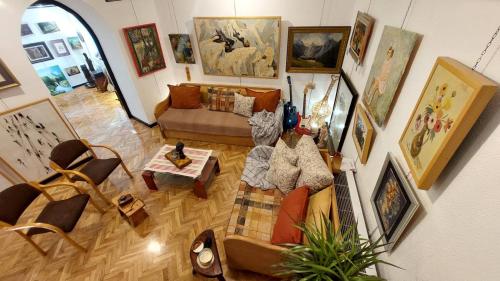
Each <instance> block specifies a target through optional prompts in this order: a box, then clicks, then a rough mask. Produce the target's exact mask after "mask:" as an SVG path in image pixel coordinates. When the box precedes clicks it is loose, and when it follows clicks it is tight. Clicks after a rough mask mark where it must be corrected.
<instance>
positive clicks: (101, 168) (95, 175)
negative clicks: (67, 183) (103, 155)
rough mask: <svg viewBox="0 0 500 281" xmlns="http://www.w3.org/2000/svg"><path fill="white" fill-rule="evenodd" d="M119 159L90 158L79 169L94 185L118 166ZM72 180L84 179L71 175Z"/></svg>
mask: <svg viewBox="0 0 500 281" xmlns="http://www.w3.org/2000/svg"><path fill="white" fill-rule="evenodd" d="M120 163H121V160H120V159H118V158H108V159H92V160H90V161H89V162H88V163H87V164H86V165H85V166H84V167H83V168H82V169H80V170H79V171H80V172H81V173H82V174H84V175H86V176H88V177H89V178H90V179H91V180H92V181H94V183H95V184H96V185H100V184H101V183H102V182H103V181H105V180H106V179H107V178H108V176H109V175H110V174H111V173H112V172H113V171H114V170H115V168H116V167H118V166H119V165H120ZM71 180H72V181H85V179H84V178H82V177H80V176H78V175H76V176H73V177H71Z"/></svg>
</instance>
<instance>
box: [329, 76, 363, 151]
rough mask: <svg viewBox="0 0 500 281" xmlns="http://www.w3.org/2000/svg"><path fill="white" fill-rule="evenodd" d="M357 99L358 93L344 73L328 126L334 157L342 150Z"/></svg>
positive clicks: (330, 146)
mask: <svg viewBox="0 0 500 281" xmlns="http://www.w3.org/2000/svg"><path fill="white" fill-rule="evenodd" d="M357 99H358V93H357V92H356V89H354V86H353V85H352V84H351V81H350V80H349V78H348V77H347V75H346V74H345V73H344V71H342V74H341V76H340V80H339V85H338V87H337V94H336V95H335V101H334V103H333V111H332V116H331V118H330V124H329V125H328V150H329V152H330V154H332V155H333V154H334V153H335V152H340V151H341V150H342V145H343V144H344V140H345V137H346V135H347V129H348V128H349V123H351V118H352V115H353V113H354V109H355V107H356V101H357Z"/></svg>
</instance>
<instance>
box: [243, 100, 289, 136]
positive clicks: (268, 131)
mask: <svg viewBox="0 0 500 281" xmlns="http://www.w3.org/2000/svg"><path fill="white" fill-rule="evenodd" d="M248 123H249V124H250V126H252V138H253V142H254V143H255V145H273V144H274V143H275V142H276V141H277V140H278V138H279V137H280V135H281V133H282V132H283V102H282V101H280V102H279V104H278V106H277V107H276V110H275V112H267V111H266V110H263V111H261V112H257V113H255V114H254V115H253V116H252V117H250V118H249V119H248Z"/></svg>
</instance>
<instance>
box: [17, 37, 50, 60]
mask: <svg viewBox="0 0 500 281" xmlns="http://www.w3.org/2000/svg"><path fill="white" fill-rule="evenodd" d="M23 48H24V50H25V51H26V53H27V54H28V59H29V60H30V62H31V64H35V63H39V62H43V61H48V60H52V59H54V57H53V56H52V53H51V52H50V51H49V48H48V47H47V44H45V42H36V43H30V44H24V45H23Z"/></svg>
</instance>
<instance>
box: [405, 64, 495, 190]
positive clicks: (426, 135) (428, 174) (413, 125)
mask: <svg viewBox="0 0 500 281" xmlns="http://www.w3.org/2000/svg"><path fill="white" fill-rule="evenodd" d="M497 89H498V84H497V83H496V82H494V81H492V80H490V79H488V78H486V77H485V76H483V75H481V74H480V73H478V72H476V71H473V70H471V69H470V67H468V66H466V65H464V64H462V63H460V62H458V61H456V60H454V59H452V58H448V57H438V58H437V60H436V62H435V64H434V67H433V69H432V71H431V73H430V75H429V78H428V79H427V82H426V84H425V86H424V89H423V90H422V93H421V95H420V98H419V99H418V101H417V104H416V106H415V108H414V110H413V112H412V114H411V117H410V119H409V120H408V123H407V124H406V127H405V129H404V131H403V134H402V135H401V138H400V140H399V146H400V148H401V151H402V152H403V155H404V157H405V160H406V163H407V164H408V166H409V168H410V171H411V173H412V176H413V179H414V180H415V183H416V185H417V187H418V188H420V189H429V188H431V186H432V184H433V183H434V182H435V181H436V179H437V178H438V177H439V175H440V174H441V172H442V171H443V169H444V168H445V167H446V165H447V164H448V161H449V160H450V159H451V157H452V156H453V154H454V153H455V151H456V150H457V148H458V147H459V146H460V143H461V142H462V141H463V139H464V138H465V136H466V135H467V133H468V132H469V130H470V129H471V128H472V126H473V125H474V123H475V122H476V120H477V118H478V117H479V115H480V114H481V112H482V111H483V110H484V108H485V107H486V105H487V104H488V102H489V101H490V100H491V98H492V97H493V96H494V95H495V92H496V91H497Z"/></svg>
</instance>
